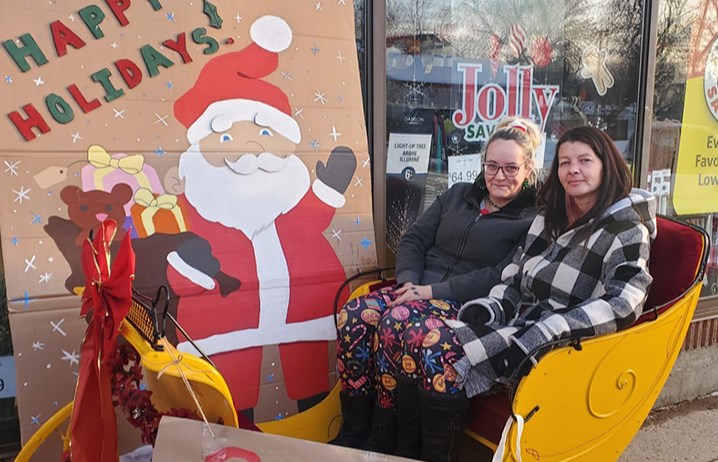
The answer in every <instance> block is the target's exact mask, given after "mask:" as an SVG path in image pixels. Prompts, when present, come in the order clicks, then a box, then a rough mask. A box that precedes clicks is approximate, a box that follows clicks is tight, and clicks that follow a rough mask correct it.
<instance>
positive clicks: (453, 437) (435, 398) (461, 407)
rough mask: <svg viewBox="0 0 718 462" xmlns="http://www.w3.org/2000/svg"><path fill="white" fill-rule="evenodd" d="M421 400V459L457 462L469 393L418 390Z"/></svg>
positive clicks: (428, 461) (436, 461)
mask: <svg viewBox="0 0 718 462" xmlns="http://www.w3.org/2000/svg"><path fill="white" fill-rule="evenodd" d="M419 395H420V397H421V430H422V437H423V445H422V448H421V460H424V461H427V462H457V461H458V460H459V443H460V441H461V432H462V430H463V429H464V419H465V417H466V411H467V409H468V407H469V399H468V398H467V397H466V393H464V392H463V391H460V392H458V393H455V394H453V395H447V394H440V393H436V392H431V391H426V390H424V389H421V390H419Z"/></svg>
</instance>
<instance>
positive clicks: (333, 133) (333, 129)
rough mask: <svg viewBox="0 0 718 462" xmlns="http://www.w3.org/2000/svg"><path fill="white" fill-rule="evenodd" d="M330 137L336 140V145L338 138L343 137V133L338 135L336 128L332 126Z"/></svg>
mask: <svg viewBox="0 0 718 462" xmlns="http://www.w3.org/2000/svg"><path fill="white" fill-rule="evenodd" d="M329 136H331V137H332V138H334V142H335V143H336V142H337V138H339V137H340V136H342V134H341V133H338V132H337V129H336V127H334V125H332V132H331V133H330V134H329Z"/></svg>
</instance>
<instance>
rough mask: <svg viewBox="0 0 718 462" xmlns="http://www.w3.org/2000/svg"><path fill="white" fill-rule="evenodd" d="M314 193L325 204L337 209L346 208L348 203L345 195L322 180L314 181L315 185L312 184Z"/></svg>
mask: <svg viewBox="0 0 718 462" xmlns="http://www.w3.org/2000/svg"><path fill="white" fill-rule="evenodd" d="M312 191H314V194H316V196H317V197H318V198H319V200H321V201H322V202H324V203H325V204H327V205H329V206H331V207H334V208H335V209H338V208H341V207H344V203H345V202H346V199H345V198H344V195H343V194H342V193H340V192H339V191H337V190H336V189H332V188H330V187H329V186H327V185H325V184H324V182H322V181H321V180H318V179H317V180H314V183H312Z"/></svg>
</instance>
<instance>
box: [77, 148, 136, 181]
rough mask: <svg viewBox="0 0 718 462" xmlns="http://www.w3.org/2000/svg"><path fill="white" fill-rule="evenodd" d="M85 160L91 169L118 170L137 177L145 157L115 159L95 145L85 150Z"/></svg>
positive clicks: (133, 156)
mask: <svg viewBox="0 0 718 462" xmlns="http://www.w3.org/2000/svg"><path fill="white" fill-rule="evenodd" d="M87 160H88V161H89V162H90V164H92V166H93V167H96V168H108V167H109V168H112V169H120V170H122V171H123V172H125V173H129V174H130V175H137V174H138V173H140V172H141V171H142V167H144V165H145V157H144V156H143V155H141V154H133V155H131V156H125V157H120V158H119V159H117V158H114V157H112V156H111V155H110V154H108V153H107V151H105V148H103V147H102V146H98V145H96V144H95V145H92V146H90V149H88V150H87Z"/></svg>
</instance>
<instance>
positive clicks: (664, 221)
mask: <svg viewBox="0 0 718 462" xmlns="http://www.w3.org/2000/svg"><path fill="white" fill-rule="evenodd" d="M708 247H709V240H708V237H707V235H706V234H705V232H704V231H703V230H701V229H699V228H696V227H693V226H691V225H688V224H685V223H681V222H677V221H674V220H671V219H668V218H663V217H659V219H658V238H657V239H656V241H655V242H654V244H653V246H652V250H651V262H650V265H651V273H652V275H653V277H654V282H653V286H652V288H651V293H650V294H649V298H648V301H647V303H646V306H645V308H644V314H643V316H642V317H641V318H640V319H639V321H637V322H636V323H635V324H634V325H633V326H632V327H630V328H629V329H626V330H624V331H622V332H618V333H615V334H611V335H607V336H603V337H599V338H594V339H576V340H574V341H572V342H570V343H569V344H565V345H563V346H560V347H557V348H556V349H554V350H553V351H551V352H550V353H548V354H547V355H546V356H544V357H543V358H541V360H540V361H539V362H538V365H537V366H536V367H535V368H534V369H532V370H531V372H530V373H529V374H528V375H526V376H525V377H523V378H521V379H520V380H518V381H517V382H516V384H515V386H514V387H512V388H511V390H508V392H507V393H504V394H498V395H493V396H490V397H478V398H474V399H473V400H472V408H471V410H470V416H469V423H468V426H467V429H466V433H467V435H469V436H470V437H472V438H474V439H475V440H477V441H478V442H480V443H482V444H484V445H485V446H487V447H488V448H490V449H491V450H495V449H496V448H497V443H498V442H499V438H500V437H501V431H502V429H503V428H505V426H504V424H505V423H506V422H507V421H508V420H509V419H510V421H509V425H507V426H506V428H507V441H508V444H507V445H506V446H505V454H504V457H503V459H502V460H504V461H515V460H524V461H526V460H530V461H542V462H547V461H548V462H551V461H600V462H605V461H610V460H616V459H617V458H618V457H619V455H620V454H621V453H622V452H623V450H624V449H625V447H626V446H627V445H628V444H629V443H630V441H631V439H632V438H633V437H634V436H635V434H636V433H637V431H638V429H639V428H640V426H641V425H642V423H643V421H644V420H645V418H646V417H647V415H648V413H649V411H650V410H651V408H652V406H653V404H654V403H655V400H656V398H657V397H658V394H659V393H660V391H661V389H662V388H663V385H664V384H665V381H666V379H667V378H668V374H669V373H670V371H671V369H672V367H673V364H674V362H675V360H676V357H677V356H678V353H679V351H680V348H681V345H682V343H683V340H684V338H685V335H686V332H687V330H688V326H689V324H690V321H691V319H692V316H693V312H694V310H695V307H696V304H697V302H698V297H699V294H700V289H701V280H702V278H703V274H704V271H705V265H706V261H707V256H708ZM390 283H392V281H390V280H385V279H381V280H378V281H373V282H371V283H366V284H363V285H361V286H360V287H358V288H357V289H355V290H354V292H353V293H352V295H351V297H352V298H353V297H357V296H360V295H364V294H366V293H369V292H370V291H372V290H376V289H377V288H379V287H381V286H382V285H388V284H390ZM134 305H135V303H133V309H132V310H131V313H133V315H134V314H137V313H139V315H140V317H141V318H140V319H137V320H133V318H132V316H130V317H129V319H128V320H126V321H124V322H123V324H122V334H123V336H124V337H125V338H126V339H127V340H128V341H129V342H130V343H131V344H132V345H133V346H134V347H135V348H136V349H137V350H138V351H139V352H140V353H141V355H142V364H143V366H144V367H145V369H146V370H147V373H146V377H147V381H148V384H149V385H150V387H151V389H152V390H153V395H152V400H153V403H154V404H155V406H156V407H157V408H158V409H160V410H164V409H168V408H169V407H173V406H174V407H178V406H181V407H186V408H193V407H194V405H193V403H192V401H191V400H190V399H189V395H188V393H187V390H186V387H185V385H184V383H183V382H181V381H180V379H179V378H177V377H173V378H172V380H170V378H166V377H165V376H162V377H161V378H157V375H158V373H159V371H161V370H164V369H166V368H167V364H168V363H174V364H182V363H184V364H186V365H187V366H188V367H187V368H184V369H185V370H186V375H187V377H191V379H192V381H193V383H195V384H197V385H195V386H196V389H197V391H198V393H197V394H198V396H201V397H202V399H201V405H202V407H203V409H204V412H205V414H206V415H207V419H208V420H210V421H215V422H216V421H217V420H218V419H219V418H222V419H223V421H224V422H225V424H227V425H233V426H237V416H236V414H235V412H234V409H233V406H232V398H231V396H230V394H229V391H228V389H227V386H226V384H225V383H224V380H223V379H222V377H221V375H220V374H219V373H218V372H217V371H216V370H215V369H214V368H213V367H212V366H211V364H210V363H209V362H208V361H206V360H203V359H200V358H197V357H194V356H192V355H189V354H187V353H179V352H177V350H175V349H174V348H173V347H172V346H171V345H169V344H168V343H166V342H163V344H164V346H165V348H164V351H161V350H158V349H157V347H156V346H153V344H152V342H151V341H149V339H152V338H154V337H157V331H156V329H155V327H156V326H157V323H156V321H153V320H152V319H147V318H146V317H145V316H144V314H145V313H147V312H148V311H147V310H140V309H137V307H135V306H134ZM150 315H151V313H150ZM150 318H151V316H150ZM153 329H154V330H153ZM146 334H149V335H146ZM159 338H161V337H159ZM179 355H181V361H180V362H179V363H178V361H177V358H178V357H179ZM70 413H71V404H70V405H68V406H66V407H65V408H63V409H62V410H61V411H59V412H58V413H57V414H56V415H55V416H53V417H52V418H51V419H49V420H48V421H47V422H46V423H45V424H44V425H43V426H42V427H40V429H39V430H38V431H37V432H36V433H35V435H33V436H32V437H31V438H30V440H29V441H28V442H27V443H26V444H25V446H24V447H23V449H22V451H21V453H20V455H19V456H18V458H17V459H16V461H19V462H25V461H27V460H29V458H30V456H31V454H32V453H33V452H34V450H35V449H36V448H37V447H38V446H39V445H40V444H41V443H42V441H44V440H45V439H46V438H47V437H48V436H49V435H51V434H52V432H53V431H55V430H56V429H57V428H58V426H59V425H61V423H62V422H63V421H65V420H67V419H68V418H69V416H70ZM519 422H523V425H519ZM340 424H341V408H340V405H339V386H338V385H337V386H336V387H335V388H334V389H333V390H332V391H331V392H330V394H329V395H328V396H327V397H326V398H325V399H324V400H323V401H322V402H320V403H319V404H317V405H316V406H314V407H312V408H311V409H308V410H306V411H304V412H301V413H299V414H296V415H293V416H291V417H288V418H284V419H282V420H277V421H271V422H264V423H258V424H257V426H258V427H259V428H260V429H261V430H262V431H264V432H267V433H272V434H277V435H283V436H290V437H295V438H301V439H305V440H311V441H317V442H326V441H328V440H330V439H332V438H333V437H334V436H336V434H337V432H338V430H339V427H340ZM519 427H523V428H522V431H521V432H520V434H519ZM517 443H518V444H517ZM517 448H520V449H519V451H520V452H519V454H517Z"/></svg>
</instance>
